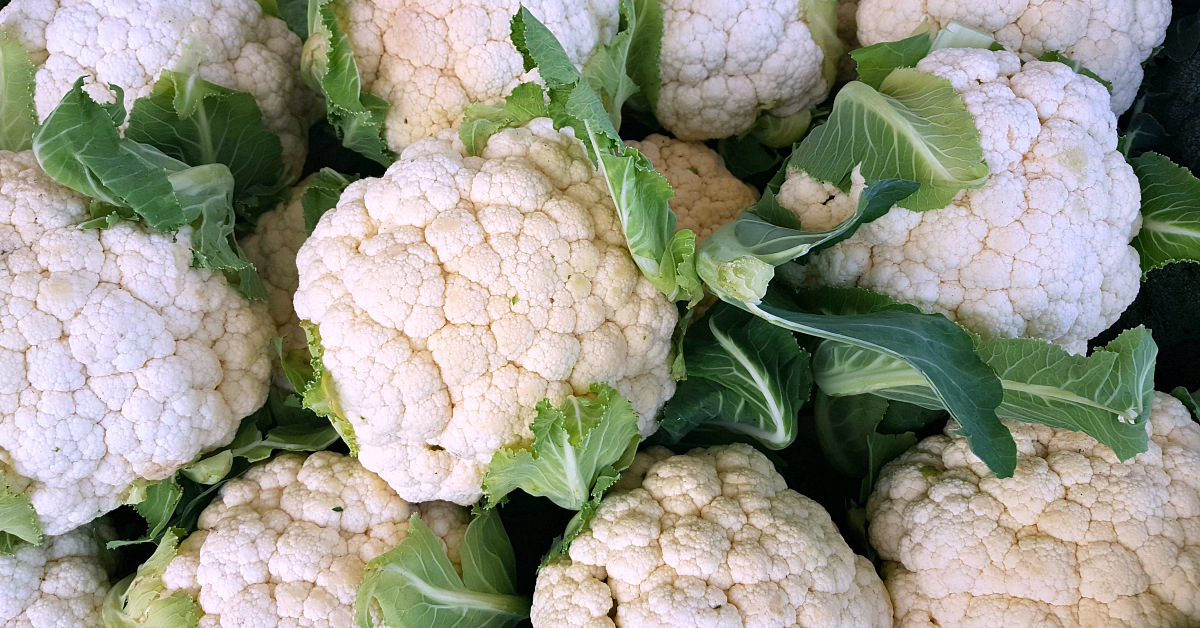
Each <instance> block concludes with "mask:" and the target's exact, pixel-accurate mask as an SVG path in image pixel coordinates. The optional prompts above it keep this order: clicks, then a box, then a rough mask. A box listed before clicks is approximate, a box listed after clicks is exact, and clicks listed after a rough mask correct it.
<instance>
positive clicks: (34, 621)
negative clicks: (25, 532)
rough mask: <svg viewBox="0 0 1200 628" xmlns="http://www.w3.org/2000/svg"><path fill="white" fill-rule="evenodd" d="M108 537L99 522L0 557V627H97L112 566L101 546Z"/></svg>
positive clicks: (107, 528)
mask: <svg viewBox="0 0 1200 628" xmlns="http://www.w3.org/2000/svg"><path fill="white" fill-rule="evenodd" d="M113 536H114V531H113V529H112V526H111V525H109V524H108V521H107V520H104V519H101V520H98V521H96V522H95V523H93V524H91V525H87V526H83V527H80V528H77V529H75V530H73V531H71V532H68V533H67V534H63V535H61V536H49V537H46V538H45V539H44V540H43V541H42V545H41V546H40V547H35V546H33V545H29V544H22V545H20V546H18V547H17V548H16V551H15V553H14V554H13V555H12V556H5V555H2V554H0V583H3V586H0V628H99V626H100V625H101V624H100V606H101V604H103V602H104V595H105V594H106V593H108V587H109V585H108V572H109V570H110V569H112V567H113V565H111V564H108V560H106V558H105V556H104V555H103V550H102V548H101V546H102V545H103V543H104V542H105V541H106V540H109V539H112V538H113Z"/></svg>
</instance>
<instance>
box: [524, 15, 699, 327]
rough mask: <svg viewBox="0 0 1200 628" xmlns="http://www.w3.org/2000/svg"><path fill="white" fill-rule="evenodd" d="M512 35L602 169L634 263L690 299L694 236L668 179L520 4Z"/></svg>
mask: <svg viewBox="0 0 1200 628" xmlns="http://www.w3.org/2000/svg"><path fill="white" fill-rule="evenodd" d="M511 31H512V42H513V44H514V45H515V46H516V48H517V50H518V51H520V52H521V55H522V57H523V58H524V60H525V67H526V69H527V70H528V69H532V68H534V67H536V68H537V69H538V71H539V73H540V75H541V78H542V80H543V81H545V82H546V87H547V88H548V89H549V99H550V100H549V103H548V105H547V109H548V112H549V114H550V117H551V118H552V119H553V120H554V123H555V126H556V127H559V128H562V127H564V126H570V127H571V128H572V129H574V131H575V136H576V137H578V138H580V139H581V140H582V141H583V143H584V145H585V146H586V147H587V149H588V152H589V155H590V156H591V157H592V159H593V161H594V162H595V164H596V166H597V167H598V168H599V169H600V171H601V173H602V174H603V175H604V178H605V180H606V181H607V183H608V189H609V193H610V194H611V195H612V199H613V203H614V204H615V205H616V208H617V215H618V216H619V217H620V219H621V225H622V226H623V227H624V230H625V240H626V243H627V244H628V246H629V252H630V254H631V255H632V256H633V260H634V262H636V263H637V265H638V268H640V269H641V271H642V274H643V275H645V276H646V278H647V279H649V280H650V282H651V283H652V284H654V287H656V288H658V290H659V291H660V292H662V293H663V294H664V295H666V296H667V298H669V299H671V300H672V301H681V300H685V301H687V302H688V303H689V304H691V305H695V304H696V303H699V301H700V299H701V298H703V296H704V291H703V289H702V288H701V285H700V279H699V277H697V276H696V270H695V259H694V255H695V249H696V236H695V234H694V233H693V232H692V231H690V230H687V229H684V230H682V231H679V232H678V233H676V232H675V213H674V212H673V211H671V207H670V205H668V201H669V200H670V199H671V198H672V197H674V192H673V191H672V190H671V186H670V184H668V183H667V180H666V178H664V177H663V176H662V175H661V174H659V173H657V172H655V170H654V167H653V166H652V165H651V164H650V160H649V159H646V157H645V156H644V155H642V154H641V153H640V152H638V151H637V150H635V149H633V148H629V147H627V146H625V144H624V142H622V141H621V138H620V136H619V135H618V134H617V131H616V128H615V127H614V126H613V123H612V120H611V119H610V117H609V114H608V112H607V111H606V110H605V109H604V105H603V103H602V102H601V100H600V97H599V96H598V95H597V94H596V92H595V91H593V90H592V88H591V86H590V85H589V83H588V81H587V80H586V79H585V78H584V76H583V74H582V73H580V72H579V70H577V69H575V66H574V65H573V64H572V63H571V60H570V59H569V58H568V57H567V54H566V52H565V51H564V50H563V47H562V45H561V44H560V43H559V42H558V40H557V39H555V38H554V35H553V34H552V33H551V32H550V30H549V29H547V28H546V27H545V25H543V24H542V23H541V22H539V21H538V20H537V18H535V17H533V14H532V13H530V12H529V11H528V10H527V9H525V8H524V7H522V8H521V9H520V10H519V11H518V12H517V14H516V15H515V16H514V17H513V20H512V28H511Z"/></svg>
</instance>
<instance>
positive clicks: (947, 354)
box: [744, 288, 1017, 478]
mask: <svg viewBox="0 0 1200 628" xmlns="http://www.w3.org/2000/svg"><path fill="white" fill-rule="evenodd" d="M839 293H841V294H840V295H839ZM864 295H870V293H869V292H867V291H864V290H837V289H824V290H820V291H813V292H812V293H808V294H803V293H801V294H798V295H790V294H787V292H786V291H785V290H783V289H778V288H774V289H772V290H771V291H769V292H768V293H767V295H766V298H765V299H763V301H762V302H761V303H758V304H746V305H744V307H745V308H746V309H747V310H749V311H750V312H752V313H754V314H757V315H758V316H761V317H763V318H764V319H766V320H767V321H769V322H771V323H774V324H776V325H779V326H780V327H783V328H785V329H790V330H792V331H798V332H801V333H804V334H808V335H810V336H816V337H818V338H823V339H825V340H826V342H828V341H831V340H833V341H837V342H839V343H843V344H848V345H853V346H855V347H860V348H862V349H867V350H871V351H874V352H876V353H883V354H887V355H888V356H890V357H892V358H896V359H897V361H898V362H899V361H903V362H907V364H908V365H909V366H910V367H911V368H912V370H913V371H914V372H916V373H919V375H918V376H919V377H921V378H922V379H923V380H924V381H926V382H928V383H929V384H930V389H931V390H932V391H933V395H935V396H936V397H937V399H938V400H939V403H940V404H941V406H942V407H945V408H946V409H947V410H949V411H950V414H951V415H952V416H953V417H954V418H955V419H956V420H957V421H958V422H959V423H960V424H961V425H962V428H963V434H964V435H965V436H966V437H967V440H968V442H969V444H970V446H971V450H972V451H973V452H974V453H975V455H977V456H979V457H980V458H981V459H982V460H983V461H984V462H985V463H986V464H987V465H988V468H990V469H991V470H992V472H994V473H995V474H996V476H997V477H1002V478H1003V477H1009V476H1011V475H1012V473H1013V470H1014V469H1015V467H1016V456H1017V450H1016V444H1015V443H1014V442H1013V439H1012V435H1011V433H1009V431H1008V428H1006V427H1005V426H1004V424H1002V423H1001V422H1000V420H999V419H998V418H997V417H996V407H997V406H999V405H1000V401H1001V400H1002V398H1003V389H1002V388H1001V386H1000V381H999V380H998V379H997V377H996V374H995V373H994V372H993V371H992V370H991V368H990V367H988V365H987V364H985V363H984V362H983V361H982V360H981V359H980V358H979V356H977V355H976V354H975V351H974V343H973V342H972V337H971V335H970V334H968V333H967V331H966V330H964V329H963V328H962V327H959V326H958V325H955V324H954V323H952V322H950V320H949V319H947V318H946V317H944V316H942V315H940V314H923V313H921V312H920V310H918V309H917V308H915V307H912V306H909V305H900V304H889V303H887V299H886V297H882V296H878V297H871V296H864ZM824 344H825V343H822V345H824ZM821 353H822V352H821V350H820V348H818V351H817V354H818V355H820V354H821ZM815 358H816V356H814V360H815ZM815 367H816V364H815V362H814V372H813V373H814V376H815V375H816V374H817V371H816V370H815ZM819 383H820V380H818V384H819ZM905 401H910V400H908V399H905Z"/></svg>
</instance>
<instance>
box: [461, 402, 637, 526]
mask: <svg viewBox="0 0 1200 628" xmlns="http://www.w3.org/2000/svg"><path fill="white" fill-rule="evenodd" d="M529 427H530V429H531V430H532V431H533V436H534V440H533V445H532V446H531V447H530V448H529V449H518V450H512V449H507V448H505V449H500V450H497V451H496V453H495V454H493V455H492V461H491V463H490V464H489V465H488V471H487V474H486V475H485V476H484V477H483V494H484V498H485V501H486V505H487V506H488V507H489V508H491V507H494V506H495V505H497V504H499V503H500V502H501V500H503V499H504V497H505V496H506V495H508V494H509V493H511V492H512V491H514V490H516V489H518V488H519V489H522V490H524V491H525V492H526V493H529V494H530V495H537V496H539V497H548V498H550V500H551V501H553V502H554V503H555V504H558V505H559V506H561V507H563V508H566V509H568V510H579V509H581V508H583V506H584V504H585V503H586V502H587V501H588V500H590V499H593V497H595V495H594V491H593V488H594V487H595V486H596V484H597V482H599V481H600V479H601V478H608V479H610V480H611V481H608V484H609V485H611V484H612V482H615V481H616V477H617V476H618V475H619V474H620V472H621V471H622V470H624V469H625V467H628V466H629V464H630V463H631V462H633V456H634V454H635V453H636V452H637V444H638V442H640V441H641V436H640V435H639V434H638V419H637V415H636V414H635V413H634V412H633V407H632V406H631V405H630V404H629V401H628V400H626V399H625V398H624V397H622V396H621V395H620V393H618V392H617V391H616V390H615V389H613V388H612V387H611V386H609V385H607V384H592V387H591V395H589V397H575V396H572V397H568V398H567V400H566V401H565V402H563V404H562V405H561V406H559V407H557V408H556V407H554V406H553V405H551V404H550V401H549V400H545V399H543V400H542V401H541V402H539V403H538V404H537V416H536V417H535V418H534V419H533V423H532V424H531V425H530V426H529ZM606 488H607V487H606Z"/></svg>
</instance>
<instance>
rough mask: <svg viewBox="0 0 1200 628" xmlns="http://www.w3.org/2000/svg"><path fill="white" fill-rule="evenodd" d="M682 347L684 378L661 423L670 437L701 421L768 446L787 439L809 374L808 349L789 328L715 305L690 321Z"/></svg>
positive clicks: (791, 437) (783, 444)
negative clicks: (693, 322) (746, 436)
mask: <svg viewBox="0 0 1200 628" xmlns="http://www.w3.org/2000/svg"><path fill="white" fill-rule="evenodd" d="M684 352H685V362H686V364H687V379H685V380H683V381H681V382H679V384H678V387H677V388H676V389H675V396H674V397H672V398H671V401H670V402H668V403H667V406H666V408H664V410H663V418H662V421H661V423H660V427H661V429H663V430H665V431H666V432H667V433H668V434H670V435H671V437H672V439H673V440H675V441H679V440H680V439H682V438H683V437H684V436H686V435H687V434H688V432H690V431H691V430H692V429H694V428H695V427H696V426H698V425H700V424H702V423H704V424H712V425H715V426H717V427H720V428H723V429H727V430H731V431H734V432H740V433H743V434H747V435H749V436H752V437H753V438H754V439H755V440H757V441H759V442H760V443H762V444H763V446H765V447H768V448H770V449H783V448H784V447H787V446H788V445H790V444H792V441H794V440H795V439H796V429H797V428H796V415H797V414H798V413H799V411H800V408H801V407H802V406H803V405H804V403H805V402H806V401H807V400H808V394H809V390H810V389H811V388H812V376H811V374H810V372H809V369H808V360H809V356H808V353H807V352H806V351H804V350H803V349H801V348H800V345H799V344H798V343H797V342H796V338H795V336H793V335H792V333H791V332H790V331H787V330H786V329H783V328H781V327H776V326H775V325H772V324H770V323H768V322H766V321H764V320H763V319H761V318H757V317H755V316H752V315H751V314H749V313H747V312H745V311H742V310H739V309H737V308H736V307H733V306H731V305H728V304H718V305H715V306H713V308H712V309H710V310H709V311H708V312H707V313H706V314H705V316H704V318H702V319H700V321H698V322H697V323H696V324H695V325H693V326H692V328H691V333H689V334H688V335H687V339H686V341H685V342H684Z"/></svg>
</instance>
